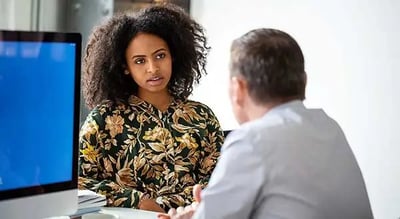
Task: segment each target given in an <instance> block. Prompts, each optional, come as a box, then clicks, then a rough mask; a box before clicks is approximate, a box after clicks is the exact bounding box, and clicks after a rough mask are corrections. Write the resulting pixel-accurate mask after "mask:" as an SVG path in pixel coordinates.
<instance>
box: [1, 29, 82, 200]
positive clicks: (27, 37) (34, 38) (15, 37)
mask: <svg viewBox="0 0 400 219" xmlns="http://www.w3.org/2000/svg"><path fill="white" fill-rule="evenodd" d="M8 41H10V42H62V43H73V44H75V45H76V46H75V54H76V55H75V63H76V65H75V87H74V92H75V93H74V122H73V141H72V143H73V156H72V162H73V168H72V173H71V175H72V178H71V180H69V181H64V182H58V183H51V184H45V185H37V186H31V187H25V188H17V189H10V190H4V191H0V201H3V200H9V199H14V198H22V197H26V196H33V195H40V194H47V193H53V192H60V191H65V190H71V189H77V187H78V147H79V146H78V141H79V115H80V93H81V92H80V81H81V48H82V36H81V34H80V33H61V32H30V31H9V30H0V42H8Z"/></svg>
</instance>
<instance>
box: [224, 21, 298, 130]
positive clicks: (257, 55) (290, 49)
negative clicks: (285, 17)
mask: <svg viewBox="0 0 400 219" xmlns="http://www.w3.org/2000/svg"><path fill="white" fill-rule="evenodd" d="M230 72H231V83H230V95H231V101H232V106H233V109H234V112H235V116H236V118H237V120H238V121H239V123H243V122H246V121H248V120H251V118H249V115H248V114H249V113H251V112H247V111H248V110H249V103H251V104H253V105H255V106H258V107H261V108H262V107H263V106H273V105H277V104H279V103H284V102H287V101H289V100H294V99H300V100H304V98H305V86H306V74H305V71H304V57H303V53H302V51H301V49H300V47H299V45H298V44H297V42H296V41H295V40H294V39H293V38H292V37H291V36H290V35H288V34H287V33H285V32H282V31H280V30H275V29H264V28H263V29H255V30H252V31H250V32H248V33H246V34H244V35H243V36H241V37H239V38H238V39H236V40H234V41H233V43H232V47H231V63H230ZM251 104H250V105H251Z"/></svg>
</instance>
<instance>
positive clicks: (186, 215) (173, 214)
mask: <svg viewBox="0 0 400 219" xmlns="http://www.w3.org/2000/svg"><path fill="white" fill-rule="evenodd" d="M193 198H194V200H195V202H193V203H192V204H191V205H188V206H186V207H185V208H183V207H179V208H177V209H176V210H175V209H173V208H171V209H170V210H169V211H168V214H158V215H157V217H158V218H159V219H190V218H192V216H193V214H194V212H195V211H196V209H197V206H198V205H199V203H200V202H201V186H200V185H195V186H194V187H193Z"/></svg>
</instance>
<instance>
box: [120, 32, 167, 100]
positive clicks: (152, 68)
mask: <svg viewBox="0 0 400 219" xmlns="http://www.w3.org/2000/svg"><path fill="white" fill-rule="evenodd" d="M125 59H126V63H127V70H128V71H129V74H130V75H131V76H132V78H133V80H134V81H135V82H136V83H137V84H138V86H139V88H138V93H139V94H141V93H160V92H168V82H169V80H170V79H171V74H172V57H171V53H170V51H169V48H168V45H167V43H166V42H165V41H164V40H163V39H161V38H160V37H158V36H156V35H153V34H148V33H138V34H137V35H136V36H135V37H134V38H133V39H132V40H131V42H130V43H129V45H128V48H127V49H126V51H125Z"/></svg>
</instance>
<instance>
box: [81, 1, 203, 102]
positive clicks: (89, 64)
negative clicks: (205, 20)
mask: <svg viewBox="0 0 400 219" xmlns="http://www.w3.org/2000/svg"><path fill="white" fill-rule="evenodd" d="M141 32H142V33H149V34H154V35H157V36H158V37H160V38H162V39H163V40H165V42H166V43H167V44H168V46H169V49H170V52H171V55H172V60H173V62H172V76H171V80H170V81H169V84H168V89H169V91H170V93H171V95H172V96H174V97H175V98H183V99H186V98H187V97H188V96H189V95H190V94H191V93H192V91H193V85H194V83H196V84H197V83H199V81H200V78H201V77H202V75H205V74H207V72H206V70H205V65H206V56H207V54H208V51H209V49H210V47H208V45H207V40H206V37H205V36H204V30H203V28H202V26H201V25H199V24H198V23H197V22H195V21H194V20H193V19H191V18H190V16H189V15H188V14H187V13H186V12H184V11H183V9H181V8H179V7H178V6H174V5H172V4H162V5H154V6H151V7H149V8H145V9H142V10H141V11H139V12H138V13H136V14H117V15H114V16H113V17H112V18H111V19H109V20H107V21H106V22H105V23H103V24H101V25H99V26H97V27H95V28H94V29H93V31H92V33H91V35H90V36H89V39H88V44H87V46H86V50H85V56H84V60H83V94H84V96H85V101H86V105H87V106H88V107H89V108H90V109H92V108H94V107H95V106H96V105H98V104H100V103H101V102H102V101H104V100H113V101H115V100H118V99H126V98H128V97H129V96H130V95H132V94H137V90H138V85H137V84H136V82H135V81H134V80H133V79H132V78H131V76H130V75H125V74H124V70H125V67H126V60H125V50H126V48H127V47H128V44H129V42H130V41H131V40H132V39H133V38H134V37H135V36H136V35H137V34H138V33H141Z"/></svg>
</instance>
